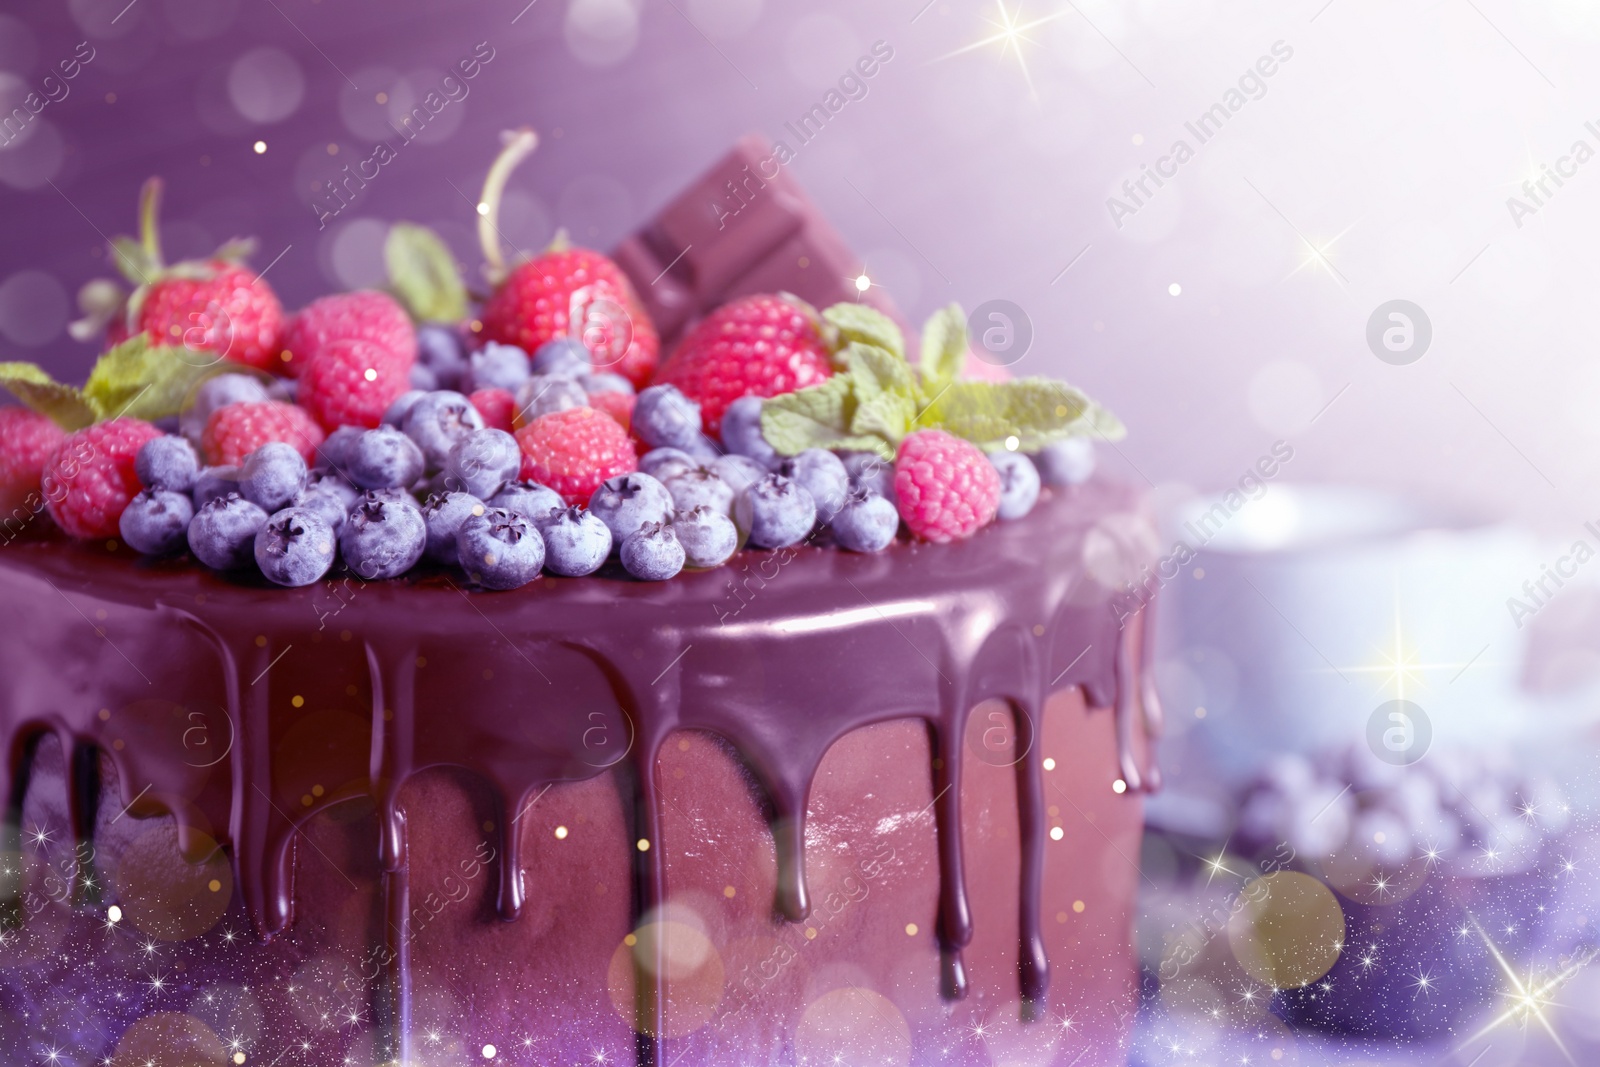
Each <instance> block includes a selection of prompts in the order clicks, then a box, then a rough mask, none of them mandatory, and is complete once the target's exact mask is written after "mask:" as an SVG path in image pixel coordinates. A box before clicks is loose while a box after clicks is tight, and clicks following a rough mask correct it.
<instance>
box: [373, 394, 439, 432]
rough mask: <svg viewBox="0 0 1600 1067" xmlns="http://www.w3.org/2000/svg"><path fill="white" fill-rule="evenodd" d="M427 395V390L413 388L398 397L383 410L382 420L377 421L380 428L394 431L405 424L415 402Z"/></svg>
mask: <svg viewBox="0 0 1600 1067" xmlns="http://www.w3.org/2000/svg"><path fill="white" fill-rule="evenodd" d="M427 395H428V390H426V389H419V388H416V387H413V388H411V389H409V390H407V391H406V392H404V393H401V394H400V395H399V396H397V397H395V399H394V402H393V403H392V404H390V405H389V406H388V407H386V408H384V409H383V418H381V419H379V420H378V424H379V425H380V426H393V427H394V428H395V429H399V428H400V427H402V426H404V425H405V424H406V417H407V416H408V415H410V414H411V409H412V408H414V407H416V406H417V402H418V401H420V400H421V399H422V398H423V397H425V396H427Z"/></svg>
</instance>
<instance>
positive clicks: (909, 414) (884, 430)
mask: <svg viewBox="0 0 1600 1067" xmlns="http://www.w3.org/2000/svg"><path fill="white" fill-rule="evenodd" d="M916 416H917V402H916V401H915V400H913V399H911V398H910V397H908V396H901V395H900V394H898V393H879V394H878V395H877V396H875V397H873V398H872V399H871V400H863V401H862V402H861V403H860V404H859V405H858V406H857V407H856V414H855V417H854V418H852V419H851V420H850V432H851V433H854V434H859V435H870V436H872V437H875V438H881V439H882V440H883V442H884V443H885V444H889V445H893V446H896V447H898V446H899V444H900V440H901V438H903V437H905V435H906V434H908V433H910V432H911V420H912V419H914V418H916ZM834 447H843V446H834ZM891 452H892V450H891Z"/></svg>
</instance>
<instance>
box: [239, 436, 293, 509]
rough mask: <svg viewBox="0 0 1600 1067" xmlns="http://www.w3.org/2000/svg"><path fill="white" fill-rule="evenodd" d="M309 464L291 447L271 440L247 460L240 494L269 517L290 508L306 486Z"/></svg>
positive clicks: (243, 470)
mask: <svg viewBox="0 0 1600 1067" xmlns="http://www.w3.org/2000/svg"><path fill="white" fill-rule="evenodd" d="M306 473H307V472H306V461H305V459H304V458H303V457H302V456H301V455H300V453H299V451H298V450H297V449H296V448H295V447H294V446H293V445H291V444H287V443H285V442H283V441H268V442H267V443H266V444H264V445H262V446H261V447H260V448H258V449H256V450H255V451H254V452H252V453H250V454H249V455H248V456H246V457H245V458H244V465H243V466H241V467H240V468H239V492H240V494H242V495H243V496H244V498H245V499H246V500H248V501H250V503H252V504H255V505H256V506H257V507H259V508H261V510H262V511H265V512H266V513H267V514H268V515H271V514H272V513H273V512H274V511H280V510H282V509H283V508H285V507H288V506H289V502H290V501H291V500H293V499H294V498H295V497H296V496H298V495H299V493H300V490H302V489H304V488H305V487H306Z"/></svg>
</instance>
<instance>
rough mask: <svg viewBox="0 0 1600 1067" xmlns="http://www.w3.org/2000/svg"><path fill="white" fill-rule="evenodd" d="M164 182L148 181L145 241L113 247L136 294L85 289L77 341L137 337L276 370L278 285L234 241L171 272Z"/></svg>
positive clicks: (97, 285) (94, 286)
mask: <svg viewBox="0 0 1600 1067" xmlns="http://www.w3.org/2000/svg"><path fill="white" fill-rule="evenodd" d="M160 202H161V180H160V179H159V178H151V179H150V180H149V181H147V182H145V184H144V189H143V191H142V192H141V194H140V200H139V203H140V211H139V230H140V237H139V239H138V240H135V239H134V238H131V237H119V238H117V239H116V240H115V241H113V242H112V243H111V245H112V252H113V254H114V255H115V257H116V260H117V265H118V267H119V269H121V270H122V272H123V274H124V275H125V276H126V277H127V278H128V280H129V281H130V282H132V283H133V284H134V285H135V286H136V288H135V289H134V290H133V292H132V294H131V295H128V296H126V297H124V296H123V294H122V292H121V290H120V289H119V288H118V287H117V285H116V284H115V283H114V282H110V281H105V280H101V281H96V282H90V283H89V284H88V285H86V286H84V288H83V291H82V292H81V293H80V294H79V297H78V302H79V304H80V305H81V306H82V308H83V310H84V312H85V316H86V317H85V318H84V319H83V320H81V321H79V322H75V323H73V326H72V335H73V336H74V337H76V338H77V339H78V340H88V339H89V338H90V337H92V336H93V335H94V334H95V333H96V332H98V331H99V329H100V327H102V326H104V327H105V328H106V346H107V348H112V347H115V346H116V345H117V344H119V343H120V342H122V341H125V340H127V339H128V338H129V337H131V336H133V335H134V334H137V333H145V334H148V335H149V336H150V339H151V340H152V341H154V342H156V343H159V344H166V345H174V346H177V345H181V346H183V347H184V348H186V349H188V350H189V351H191V352H196V353H200V352H203V353H206V354H207V355H208V356H209V355H211V354H215V356H216V357H217V358H221V359H229V360H232V361H234V362H235V363H243V364H245V365H246V366H250V367H255V368H257V369H258V370H274V369H276V366H277V362H278V359H277V356H278V340H279V335H280V334H281V333H282V330H283V306H282V305H281V304H280V303H279V302H278V297H277V294H276V293H274V292H273V291H272V287H271V286H269V285H268V284H267V283H266V282H264V281H262V280H261V278H259V277H258V276H257V275H256V274H254V273H253V272H252V271H250V269H249V268H247V267H245V266H244V265H243V263H242V260H243V259H244V258H245V257H247V256H248V255H250V253H251V252H252V251H253V250H254V242H253V241H239V240H235V241H230V242H228V243H227V244H226V245H224V246H223V247H222V248H220V249H218V250H217V252H216V253H215V254H214V255H212V256H211V257H210V258H208V259H203V260H190V261H187V262H183V263H175V264H173V265H172V266H167V265H166V264H165V263H164V262H163V261H162V258H161V241H160V236H159V233H158V230H157V214H158V211H159V207H160Z"/></svg>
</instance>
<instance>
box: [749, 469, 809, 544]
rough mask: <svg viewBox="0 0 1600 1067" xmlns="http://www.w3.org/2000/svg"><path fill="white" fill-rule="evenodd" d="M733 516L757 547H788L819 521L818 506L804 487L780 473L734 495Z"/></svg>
mask: <svg viewBox="0 0 1600 1067" xmlns="http://www.w3.org/2000/svg"><path fill="white" fill-rule="evenodd" d="M733 517H734V519H735V521H737V522H738V524H739V527H740V529H742V530H744V531H746V532H747V533H748V534H749V537H750V543H751V544H753V545H755V546H756V547H758V548H787V547H788V546H790V545H793V544H797V543H799V541H800V540H801V539H802V538H804V537H805V536H806V534H808V533H810V532H811V528H812V527H813V526H815V525H816V524H817V505H816V502H815V501H814V500H812V499H811V494H810V493H808V492H806V489H805V486H803V485H800V484H799V483H798V482H795V481H793V480H792V479H789V478H785V477H784V476H783V475H781V474H768V475H766V476H765V477H763V478H762V479H761V480H760V481H758V482H752V483H751V484H750V485H748V486H746V487H745V488H744V490H743V491H742V492H741V493H740V494H739V495H738V497H737V498H735V500H734V504H733Z"/></svg>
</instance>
